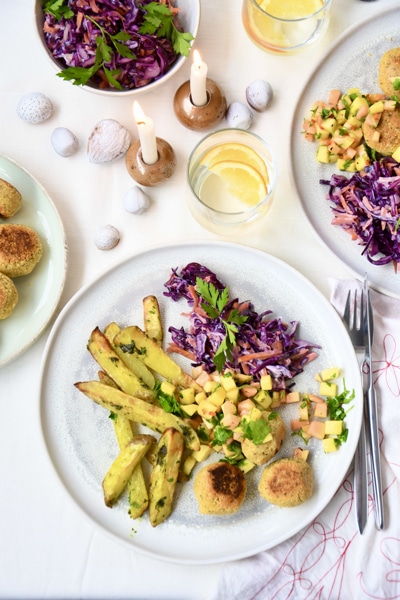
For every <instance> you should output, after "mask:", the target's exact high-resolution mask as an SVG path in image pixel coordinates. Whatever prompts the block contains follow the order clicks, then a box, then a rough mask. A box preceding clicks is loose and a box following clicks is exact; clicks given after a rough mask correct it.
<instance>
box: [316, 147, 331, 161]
mask: <svg viewBox="0 0 400 600" xmlns="http://www.w3.org/2000/svg"><path fill="white" fill-rule="evenodd" d="M317 161H318V162H320V163H324V164H328V163H329V150H328V146H318V150H317Z"/></svg>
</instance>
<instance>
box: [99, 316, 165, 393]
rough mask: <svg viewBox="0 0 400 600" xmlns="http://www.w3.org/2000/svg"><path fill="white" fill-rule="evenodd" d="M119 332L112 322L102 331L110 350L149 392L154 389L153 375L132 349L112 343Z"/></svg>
mask: <svg viewBox="0 0 400 600" xmlns="http://www.w3.org/2000/svg"><path fill="white" fill-rule="evenodd" d="M120 331H121V329H120V327H119V325H117V323H114V322H112V323H109V324H108V325H107V327H106V328H105V329H104V335H105V336H106V338H107V339H108V341H109V342H110V346H111V348H112V349H113V350H114V352H115V353H116V354H118V356H119V357H120V359H121V360H122V361H123V362H124V363H125V364H126V366H127V367H128V368H129V369H130V370H131V371H132V372H133V373H134V374H135V375H136V376H137V377H138V378H139V379H140V380H141V381H142V382H143V383H144V385H145V386H147V387H148V388H150V389H151V390H152V389H154V386H155V383H156V380H155V377H154V375H153V373H152V372H151V371H150V369H148V368H147V367H146V365H145V364H144V362H143V361H142V360H140V359H139V358H138V357H137V355H136V354H135V353H134V352H133V350H132V348H131V347H130V346H120V345H118V344H115V343H114V338H115V336H116V335H117V333H119V332H120Z"/></svg>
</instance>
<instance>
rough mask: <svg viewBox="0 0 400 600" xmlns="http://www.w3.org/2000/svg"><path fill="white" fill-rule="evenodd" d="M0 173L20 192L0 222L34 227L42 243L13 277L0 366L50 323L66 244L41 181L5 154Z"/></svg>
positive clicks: (1, 328) (0, 337)
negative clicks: (32, 261) (28, 269)
mask: <svg viewBox="0 0 400 600" xmlns="http://www.w3.org/2000/svg"><path fill="white" fill-rule="evenodd" d="M0 177H1V178H2V179H5V180H6V181H8V182H9V183H11V184H12V185H14V186H15V187H16V188H17V189H18V190H19V192H20V193H21V195H22V207H21V209H20V210H19V211H18V212H17V214H16V215H14V216H13V217H11V218H10V219H0V222H1V223H22V224H23V225H29V226H30V227H33V229H35V231H36V232H37V233H38V235H39V237H40V240H41V242H42V246H43V256H42V258H41V260H40V262H39V264H38V265H37V267H35V269H34V270H33V271H32V273H30V274H29V275H25V276H23V277H18V278H16V279H14V283H15V285H16V287H17V289H18V294H19V300H18V304H17V306H16V308H15V309H14V311H13V313H12V315H11V316H10V317H8V318H7V319H3V320H2V321H1V322H0V367H1V366H3V365H5V364H6V363H8V362H10V361H11V360H13V359H15V358H16V357H17V356H19V355H20V354H22V353H23V352H25V350H27V348H29V346H30V345H31V344H33V342H34V341H35V340H36V339H37V338H38V337H39V336H40V334H41V333H42V332H43V330H44V328H45V327H46V325H47V324H48V323H49V321H50V319H51V317H52V315H53V313H54V311H55V310H56V308H57V305H58V302H59V300H60V296H61V293H62V290H63V288H64V283H65V276H66V269H67V247H66V240H65V233H64V227H63V224H62V222H61V219H60V216H59V214H58V212H57V209H56V207H55V205H54V203H53V201H52V200H51V199H50V198H49V196H48V195H47V193H46V191H45V190H44V188H43V187H42V185H41V184H40V183H39V182H38V181H37V180H36V179H35V178H34V177H33V176H32V175H31V174H30V173H28V171H26V170H25V169H24V168H22V167H21V166H20V165H18V164H17V163H16V162H14V161H13V160H12V159H11V158H8V157H7V156H0Z"/></svg>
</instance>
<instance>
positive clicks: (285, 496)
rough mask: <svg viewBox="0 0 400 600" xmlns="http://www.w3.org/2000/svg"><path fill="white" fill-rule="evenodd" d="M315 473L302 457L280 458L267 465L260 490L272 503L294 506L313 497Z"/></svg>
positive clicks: (261, 479) (262, 475) (259, 486)
mask: <svg viewBox="0 0 400 600" xmlns="http://www.w3.org/2000/svg"><path fill="white" fill-rule="evenodd" d="M313 489H314V475H313V472H312V469H311V467H310V465H309V464H308V463H307V462H306V461H305V460H302V459H300V458H280V459H278V460H275V461H274V462H272V463H270V464H269V465H267V466H266V467H265V468H264V470H263V472H262V474H261V478H260V483H259V485H258V491H259V492H260V495H261V496H262V497H263V498H265V500H267V501H268V502H270V503H271V504H275V505H276V506H281V507H292V506H298V505H299V504H302V503H303V502H305V501H306V500H308V499H309V498H311V496H312V493H313Z"/></svg>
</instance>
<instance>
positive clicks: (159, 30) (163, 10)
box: [139, 2, 194, 56]
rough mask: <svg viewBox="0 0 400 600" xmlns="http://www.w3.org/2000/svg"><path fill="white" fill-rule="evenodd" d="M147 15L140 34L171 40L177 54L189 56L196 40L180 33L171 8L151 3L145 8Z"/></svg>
mask: <svg viewBox="0 0 400 600" xmlns="http://www.w3.org/2000/svg"><path fill="white" fill-rule="evenodd" d="M143 8H144V10H145V11H146V14H145V15H144V17H143V23H142V25H141V26H140V28H139V32H140V33H144V34H150V35H156V36H157V37H165V38H167V39H168V40H170V42H171V44H172V47H173V49H174V50H175V52H176V53H177V54H183V56H189V52H190V42H191V41H192V40H193V39H194V37H193V36H192V34H191V33H183V32H181V31H179V30H178V29H177V28H176V26H175V23H174V15H173V13H172V11H171V10H170V8H168V6H166V5H165V4H160V3H159V2H149V4H146V5H144V6H143Z"/></svg>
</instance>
